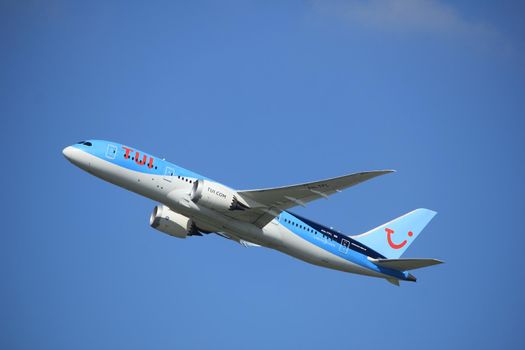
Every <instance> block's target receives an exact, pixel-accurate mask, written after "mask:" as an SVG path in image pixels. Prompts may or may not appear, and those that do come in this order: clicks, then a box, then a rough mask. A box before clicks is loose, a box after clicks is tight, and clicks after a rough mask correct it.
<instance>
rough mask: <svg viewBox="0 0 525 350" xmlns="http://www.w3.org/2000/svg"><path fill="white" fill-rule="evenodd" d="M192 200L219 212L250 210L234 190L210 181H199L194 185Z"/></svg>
mask: <svg viewBox="0 0 525 350" xmlns="http://www.w3.org/2000/svg"><path fill="white" fill-rule="evenodd" d="M191 200H192V201H193V202H194V203H198V204H200V205H203V206H205V207H207V208H209V209H214V210H219V211H228V210H244V209H248V208H249V206H248V204H247V203H246V202H244V201H243V200H242V198H241V197H240V196H239V195H237V193H236V192H235V191H234V190H232V189H231V188H228V187H226V186H223V185H221V184H218V183H216V182H213V181H208V180H197V181H195V182H194V183H193V189H192V190H191Z"/></svg>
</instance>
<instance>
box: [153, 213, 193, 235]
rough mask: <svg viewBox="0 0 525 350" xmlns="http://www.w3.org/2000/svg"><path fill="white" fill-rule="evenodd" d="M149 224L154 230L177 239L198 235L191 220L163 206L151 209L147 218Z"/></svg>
mask: <svg viewBox="0 0 525 350" xmlns="http://www.w3.org/2000/svg"><path fill="white" fill-rule="evenodd" d="M149 224H150V226H151V227H153V228H154V229H155V230H159V231H161V232H164V233H166V234H168V235H170V236H173V237H177V238H186V237H187V236H193V235H200V233H199V231H198V229H197V226H196V225H195V223H194V222H193V220H191V219H190V218H188V217H186V216H184V215H181V214H179V213H176V212H174V211H173V210H171V209H170V208H168V207H166V206H164V205H157V206H156V207H155V208H154V209H153V212H152V213H151V216H150V218H149Z"/></svg>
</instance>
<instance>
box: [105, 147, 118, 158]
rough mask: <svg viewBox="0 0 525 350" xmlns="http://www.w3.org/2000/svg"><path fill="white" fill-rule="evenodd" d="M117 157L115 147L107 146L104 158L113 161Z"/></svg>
mask: <svg viewBox="0 0 525 350" xmlns="http://www.w3.org/2000/svg"><path fill="white" fill-rule="evenodd" d="M116 156H117V146H115V145H112V144H109V145H108V148H107V149H106V157H107V158H109V159H115V157H116Z"/></svg>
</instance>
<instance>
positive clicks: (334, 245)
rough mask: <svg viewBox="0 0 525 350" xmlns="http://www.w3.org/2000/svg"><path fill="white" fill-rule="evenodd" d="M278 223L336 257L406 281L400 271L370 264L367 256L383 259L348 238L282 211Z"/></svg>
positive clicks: (404, 275)
mask: <svg viewBox="0 0 525 350" xmlns="http://www.w3.org/2000/svg"><path fill="white" fill-rule="evenodd" d="M279 222H280V224H281V225H283V226H284V227H286V228H287V229H288V230H290V231H291V232H292V233H294V234H296V235H297V236H299V237H301V238H302V239H304V240H306V241H308V242H310V243H313V244H315V245H316V246H318V247H320V248H321V249H324V250H326V251H328V252H330V253H332V254H334V255H336V256H338V257H341V258H343V259H345V260H348V261H350V262H352V263H355V264H357V265H359V266H362V267H365V268H367V269H370V270H372V271H375V272H379V273H383V274H386V275H390V276H394V277H396V278H399V279H406V274H405V273H403V272H401V271H397V270H392V269H386V268H383V267H380V266H377V265H376V264H374V263H372V262H371V261H370V260H368V256H370V257H371V258H374V259H384V257H383V256H382V255H380V254H379V253H377V252H375V251H374V250H372V249H370V248H368V247H366V246H363V245H362V244H360V243H359V242H356V241H355V240H353V239H352V238H350V237H348V236H345V235H343V234H341V233H339V232H335V231H333V230H330V229H328V228H326V227H324V226H321V225H319V224H316V223H314V222H312V221H309V220H307V219H304V218H301V217H300V216H298V215H295V214H292V213H289V212H286V211H283V212H282V213H281V214H280V215H279ZM307 222H308V224H307ZM343 241H346V242H348V243H347V244H348V249H347V248H346V247H345V246H344V245H343ZM361 251H362V253H361Z"/></svg>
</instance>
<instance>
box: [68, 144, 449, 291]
mask: <svg viewBox="0 0 525 350" xmlns="http://www.w3.org/2000/svg"><path fill="white" fill-rule="evenodd" d="M62 153H63V155H64V156H65V158H66V159H67V160H69V161H70V162H71V163H73V164H74V165H76V166H78V167H79V168H81V169H83V170H85V171H87V172H88V173H90V174H92V175H94V176H96V177H99V178H101V179H103V180H105V181H108V182H110V183H112V184H115V185H117V186H120V187H123V188H125V189H127V190H129V191H132V192H135V193H137V194H139V195H142V196H144V197H147V198H149V199H152V200H153V201H155V202H158V203H160V204H158V205H156V206H155V207H154V209H153V212H152V213H151V216H150V220H149V224H150V226H151V227H152V228H154V229H156V230H158V231H161V232H163V233H165V234H168V235H170V236H173V237H177V238H187V237H193V236H202V235H205V234H210V233H215V234H217V235H219V236H221V237H224V238H227V239H230V240H232V241H236V242H238V243H240V244H241V245H243V246H245V247H258V246H263V247H267V248H271V249H275V250H278V251H280V252H282V253H285V254H288V255H290V256H292V257H295V258H297V259H300V260H303V261H305V262H308V263H311V264H314V265H318V266H322V267H326V268H330V269H334V270H339V271H344V272H350V273H354V274H360V275H366V276H371V277H378V278H383V279H385V280H387V281H388V282H390V283H392V284H394V285H397V286H399V281H411V282H415V281H416V277H415V276H414V275H412V274H411V273H410V272H409V271H411V270H414V269H418V268H422V267H427V266H431V265H436V264H440V263H442V261H440V260H437V259H407V258H401V256H402V254H403V253H404V252H405V251H406V249H407V248H408V247H409V246H410V244H411V243H412V242H413V241H414V240H415V239H416V238H417V236H418V235H419V234H420V233H421V231H422V230H423V229H424V228H425V226H426V225H427V224H428V223H429V222H430V220H431V219H432V218H433V217H434V216H435V215H436V212H434V211H432V210H429V209H423V208H420V209H416V210H414V211H411V212H409V213H407V214H405V215H403V216H400V217H398V218H397V219H394V220H392V221H389V222H387V223H385V224H383V225H381V226H378V227H376V228H374V229H372V230H370V231H368V232H365V233H362V234H358V235H353V236H349V235H345V234H342V233H340V232H338V231H335V230H333V229H332V228H329V227H326V226H323V225H321V224H318V223H316V222H314V221H311V220H309V219H306V218H304V217H302V216H299V215H297V214H294V213H292V212H290V211H288V209H289V208H292V207H295V206H305V205H306V203H308V202H311V201H313V200H316V199H320V198H328V196H330V195H332V194H334V193H338V192H341V191H342V190H343V189H346V188H348V187H351V186H354V185H357V184H359V183H362V182H364V181H367V180H370V179H372V178H375V177H377V176H381V175H385V174H388V173H392V172H393V170H376V171H364V172H358V173H354V174H349V175H344V176H339V177H335V178H331V179H326V180H321V181H314V182H309V183H302V184H298V185H292V186H284V187H275V188H265V189H254V190H235V189H233V188H230V187H228V186H226V185H223V184H221V183H219V182H216V181H213V180H211V179H209V178H207V177H204V176H201V175H199V174H197V173H194V172H192V171H190V170H187V169H184V168H182V167H180V166H177V165H175V164H173V163H170V162H168V161H166V160H164V159H162V158H158V157H155V156H152V155H150V154H148V153H145V152H143V151H140V150H138V149H136V148H134V147H129V146H125V145H123V144H119V143H116V142H109V141H103V140H88V141H81V142H78V143H76V144H74V145H71V146H68V147H66V148H64V150H63V151H62Z"/></svg>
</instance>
